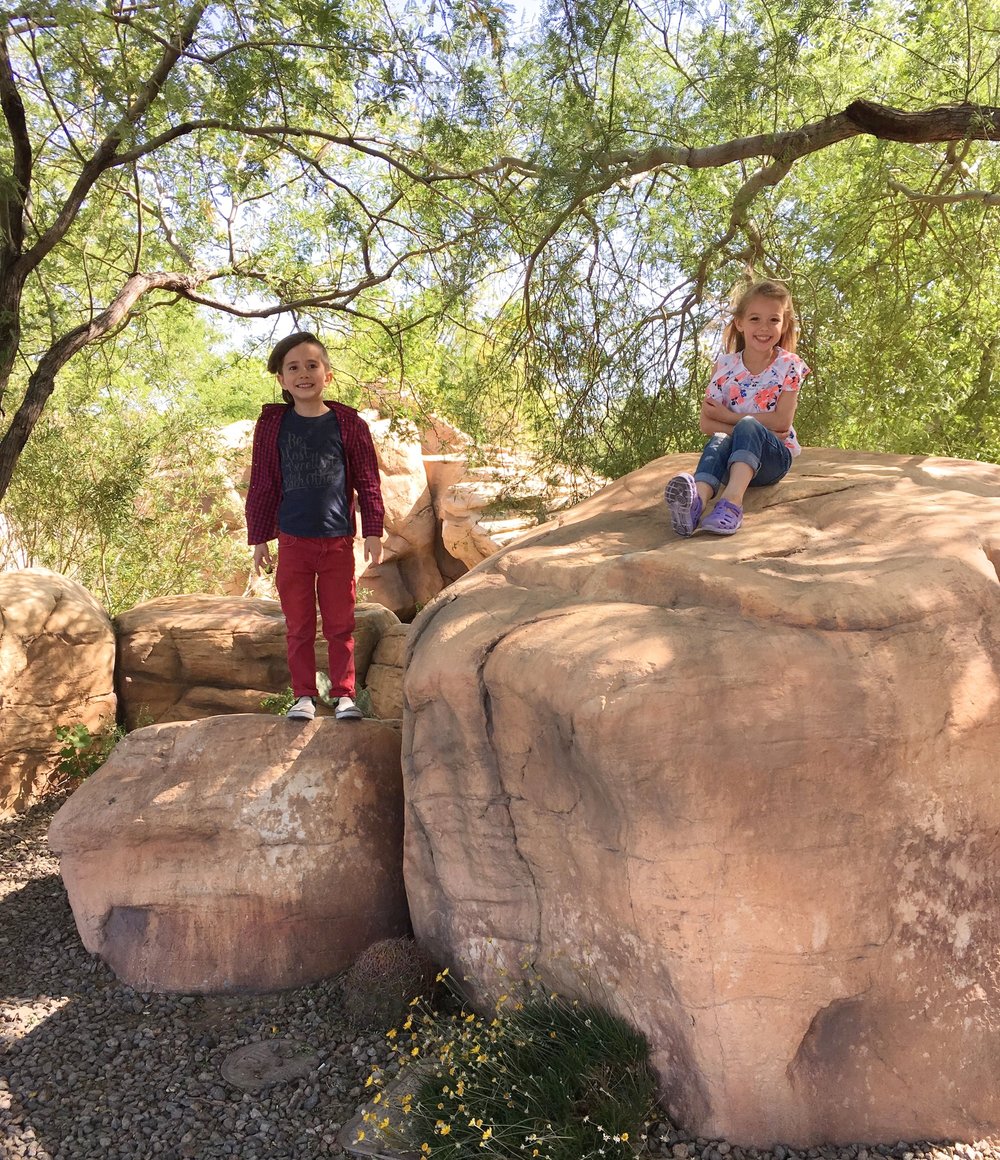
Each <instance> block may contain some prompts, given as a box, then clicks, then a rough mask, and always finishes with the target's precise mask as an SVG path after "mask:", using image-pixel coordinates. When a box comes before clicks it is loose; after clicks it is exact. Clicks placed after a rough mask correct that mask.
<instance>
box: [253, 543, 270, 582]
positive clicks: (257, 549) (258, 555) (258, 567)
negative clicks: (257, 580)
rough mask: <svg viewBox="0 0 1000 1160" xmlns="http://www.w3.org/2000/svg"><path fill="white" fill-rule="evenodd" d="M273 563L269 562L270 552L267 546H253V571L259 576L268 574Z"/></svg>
mask: <svg viewBox="0 0 1000 1160" xmlns="http://www.w3.org/2000/svg"><path fill="white" fill-rule="evenodd" d="M273 567H274V563H273V561H272V560H271V551H270V549H269V548H268V546H267V544H254V546H253V570H254V572H255V573H256V574H257V575H258V576H259V575H260V574H261V572H268V573H270V572H271V570H272V568H273Z"/></svg>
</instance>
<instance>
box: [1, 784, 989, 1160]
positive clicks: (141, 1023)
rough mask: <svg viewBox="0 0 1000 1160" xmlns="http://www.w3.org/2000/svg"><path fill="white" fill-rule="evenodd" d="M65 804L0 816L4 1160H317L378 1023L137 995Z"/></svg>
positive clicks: (353, 1104) (712, 1158)
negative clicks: (116, 952) (52, 839)
mask: <svg viewBox="0 0 1000 1160" xmlns="http://www.w3.org/2000/svg"><path fill="white" fill-rule="evenodd" d="M60 804H61V800H60V799H59V798H50V799H49V800H47V801H46V802H44V803H42V804H41V805H40V806H37V807H35V808H34V809H33V810H31V811H30V812H28V813H27V814H24V815H22V816H21V817H19V818H16V819H15V820H13V821H10V822H5V823H0V1157H2V1158H3V1160H22V1158H24V1157H35V1158H37V1160H88V1158H90V1157H100V1158H102V1160H150V1158H152V1157H159V1158H160V1160H182V1158H186V1157H195V1158H197V1160H216V1158H221V1157H227V1156H234V1157H239V1158H240V1160H254V1158H257V1157H259V1158H261V1160H265V1158H266V1160H317V1158H321V1157H327V1156H341V1155H344V1152H343V1150H342V1149H341V1148H340V1146H339V1145H338V1143H337V1135H338V1132H339V1130H340V1128H341V1127H342V1125H343V1124H344V1123H346V1122H347V1121H348V1120H350V1119H351V1117H352V1116H353V1115H354V1113H355V1112H356V1111H357V1109H358V1106H359V1104H361V1102H362V1101H363V1098H364V1094H363V1093H364V1087H363V1084H364V1081H365V1079H366V1078H367V1077H368V1074H369V1072H370V1070H371V1067H372V1065H373V1064H374V1063H376V1062H378V1063H383V1064H384V1063H385V1062H386V1060H387V1057H388V1056H387V1051H386V1040H385V1037H384V1035H383V1033H382V1032H381V1031H378V1032H374V1033H357V1032H355V1031H354V1030H352V1029H351V1028H350V1027H349V1025H348V1024H347V1022H346V1020H345V1018H344V1015H343V1010H342V1004H341V994H340V987H339V984H338V982H337V980H331V981H327V982H324V983H320V984H317V985H316V986H313V987H305V988H301V989H300V990H297V991H285V992H282V993H280V994H275V995H257V996H237V997H233V996H227V997H213V996H190V995H145V994H139V993H137V992H136V991H134V990H132V989H131V988H130V987H127V986H124V985H123V984H122V983H120V982H119V981H118V980H117V979H116V978H115V977H114V975H112V973H111V972H110V971H109V970H108V969H107V968H106V967H105V966H104V964H103V963H101V962H100V961H99V960H98V959H96V958H94V957H93V956H91V955H89V954H88V953H87V952H86V951H85V950H84V949H83V946H82V945H81V943H80V941H79V938H78V936H77V933H76V927H75V926H74V923H73V916H72V914H71V912H70V909H69V904H68V902H67V900H66V894H65V891H64V890H63V886H62V882H61V880H60V878H59V867H58V862H57V861H56V859H55V858H53V857H52V856H51V854H50V853H49V851H48V847H47V846H46V842H45V832H46V829H47V827H48V823H49V820H50V818H51V816H52V814H53V813H54V812H55V810H56V809H57V808H58V806H59V805H60ZM283 1040H291V1041H294V1042H295V1043H297V1044H301V1045H303V1048H304V1049H307V1050H308V1051H309V1052H310V1053H311V1054H312V1055H313V1056H314V1061H313V1066H312V1068H311V1070H310V1071H309V1073H308V1074H307V1075H306V1076H305V1077H303V1078H300V1079H292V1080H285V1081H283V1082H280V1083H276V1084H274V1085H272V1086H270V1087H267V1088H264V1089H262V1090H257V1091H251V1092H247V1091H243V1090H241V1089H240V1088H238V1087H236V1086H234V1085H233V1084H231V1083H229V1082H227V1081H226V1079H224V1078H223V1075H222V1066H223V1063H224V1062H225V1061H226V1060H227V1058H228V1057H230V1055H231V1053H232V1052H234V1051H235V1050H236V1049H237V1048H240V1047H242V1046H244V1045H247V1044H253V1043H262V1042H271V1043H276V1042H278V1041H283ZM650 1135H651V1144H652V1153H653V1155H655V1156H658V1157H670V1158H671V1160H882V1158H889V1160H1000V1141H997V1140H993V1141H982V1142H980V1143H977V1144H975V1145H971V1144H937V1145H932V1144H928V1143H922V1144H908V1143H904V1142H900V1143H899V1144H896V1145H894V1146H885V1145H879V1146H877V1147H872V1146H866V1145H864V1144H852V1145H846V1146H845V1145H842V1146H840V1147H825V1148H812V1149H809V1150H808V1151H795V1150H793V1149H790V1148H783V1147H781V1146H780V1145H778V1146H775V1147H774V1148H773V1149H772V1150H771V1151H766V1150H763V1149H760V1150H758V1149H750V1148H748V1149H743V1148H739V1147H735V1146H733V1147H731V1146H730V1145H729V1144H728V1143H726V1142H725V1141H719V1140H704V1139H700V1138H699V1139H692V1138H691V1137H690V1136H688V1135H685V1134H684V1133H683V1132H679V1131H677V1130H675V1129H673V1128H672V1127H671V1126H670V1125H669V1124H666V1123H663V1124H658V1125H654V1126H653V1128H652V1130H651V1133H650Z"/></svg>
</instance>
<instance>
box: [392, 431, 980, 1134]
mask: <svg viewBox="0 0 1000 1160" xmlns="http://www.w3.org/2000/svg"><path fill="white" fill-rule="evenodd" d="M692 466H693V459H692V457H691V456H670V457H666V458H664V459H661V460H659V461H657V462H655V463H653V464H650V465H649V466H648V467H646V468H644V469H642V470H640V471H637V472H635V473H633V474H632V475H629V476H627V477H626V478H624V479H621V480H619V481H617V482H616V483H614V484H612V485H610V486H609V487H606V488H605V489H604V490H602V491H601V492H599V493H598V494H597V495H596V496H594V497H593V498H592V499H590V500H588V501H586V502H585V503H583V504H581V505H579V506H578V507H576V508H574V509H573V510H572V511H570V512H569V513H567V514H566V515H565V516H563V517H561V518H560V519H558V520H556V521H553V522H552V523H549V524H547V525H546V526H545V527H544V528H542V529H540V530H539V531H538V532H537V533H535V534H534V535H530V536H528V537H526V538H524V539H522V540H520V541H518V542H517V543H516V544H514V545H512V546H511V547H510V548H508V549H507V550H505V551H503V552H501V553H499V554H497V555H496V556H494V557H492V558H491V559H490V560H488V561H487V562H486V563H484V564H482V565H480V566H479V567H478V568H476V569H475V570H474V571H473V572H471V573H470V574H469V575H468V576H467V577H465V578H463V579H462V580H460V581H458V582H457V583H456V584H455V585H454V586H453V587H452V588H450V589H449V590H448V592H447V593H445V594H444V595H443V596H442V597H440V598H438V600H437V601H435V602H434V603H433V604H432V605H431V606H430V607H429V608H428V609H426V610H425V611H424V612H423V613H422V614H421V616H420V617H419V618H418V619H417V620H416V621H415V623H414V625H413V632H412V635H411V642H412V643H411V648H412V654H411V660H410V664H409V668H408V670H407V675H406V683H405V696H406V705H407V716H406V718H405V731H404V741H403V761H404V778H405V782H406V794H407V836H406V853H405V872H406V880H407V890H408V895H409V899H410V907H411V916H412V919H413V923H414V929H415V933H416V935H417V937H418V938H419V939H422V940H424V941H425V942H426V944H427V945H428V947H429V949H430V950H431V952H432V953H433V955H434V956H435V958H437V959H438V960H439V961H442V962H447V963H450V964H452V966H453V969H455V970H457V971H459V972H460V973H464V974H471V975H472V976H474V977H476V978H478V979H480V980H482V981H483V987H484V990H487V991H488V990H490V988H491V986H492V984H493V981H494V980H495V979H496V972H497V971H498V970H501V969H507V970H510V971H512V972H515V973H516V972H517V971H518V970H519V969H520V965H521V964H523V963H525V962H532V963H534V965H535V967H536V968H537V969H539V970H540V971H541V973H542V975H543V977H544V978H545V979H546V980H547V981H548V982H549V983H550V984H551V985H553V986H554V987H556V988H557V989H559V990H560V991H562V992H563V993H568V994H571V995H580V996H584V995H586V996H589V997H592V998H596V999H597V1000H598V1001H600V1002H603V1003H606V1004H609V1005H610V1006H612V1007H614V1008H615V1009H616V1010H617V1011H618V1012H619V1013H620V1014H622V1015H624V1016H625V1017H626V1018H629V1019H630V1020H632V1021H633V1022H634V1023H635V1024H637V1025H638V1026H639V1027H640V1028H641V1029H642V1030H643V1031H644V1032H645V1033H646V1034H647V1036H648V1037H649V1040H650V1043H651V1045H652V1052H653V1060H654V1063H655V1066H656V1068H657V1071H658V1074H659V1077H660V1081H661V1089H662V1093H663V1096H664V1099H665V1102H666V1104H667V1106H668V1108H669V1110H670V1112H671V1114H672V1115H673V1116H674V1117H675V1118H677V1119H678V1120H679V1121H680V1122H681V1123H682V1124H683V1125H684V1126H685V1127H687V1128H688V1129H690V1130H692V1131H694V1132H696V1133H697V1134H698V1135H702V1136H705V1137H720V1136H721V1137H725V1138H727V1139H729V1140H732V1141H734V1142H739V1143H743V1144H747V1145H769V1144H771V1143H773V1142H775V1141H784V1142H787V1143H792V1144H796V1145H813V1144H817V1143H821V1142H835V1141H851V1140H869V1141H889V1142H893V1143H894V1142H895V1141H897V1140H899V1139H941V1138H948V1137H952V1138H958V1139H974V1138H979V1137H982V1136H983V1135H986V1134H990V1133H995V1132H996V1131H997V1130H998V1129H1000V1050H998V1049H997V1043H998V1039H997V1033H998V1029H1000V955H998V950H997V947H998V946H1000V895H998V891H997V878H998V874H1000V837H998V834H1000V789H998V779H997V769H998V760H997V754H998V753H1000V584H998V568H1000V467H996V466H990V465H987V464H976V463H968V462H958V461H953V460H941V459H930V458H917V457H914V458H904V457H895V456H874V455H861V454H853V453H848V452H835V451H822V450H807V451H805V452H804V453H803V454H802V456H801V457H800V458H799V459H798V460H797V461H796V464H795V466H794V467H793V470H792V473H791V474H790V475H789V476H788V477H787V478H786V479H785V480H784V481H783V482H781V483H780V484H778V485H777V486H775V487H771V488H761V489H760V490H752V491H751V492H750V493H749V496H748V502H747V516H746V522H745V524H744V527H743V529H742V530H741V531H740V532H739V533H738V534H737V535H735V536H733V537H731V538H716V537H712V536H710V535H708V534H705V533H699V534H698V535H696V536H694V537H693V538H691V539H688V540H684V539H681V538H679V537H677V536H676V535H674V533H673V532H672V531H671V529H670V524H669V520H668V517H667V513H666V510H665V508H664V506H663V503H662V491H663V486H664V484H665V482H666V481H667V479H668V478H669V477H670V476H671V475H673V474H674V473H676V472H677V471H679V470H691V469H692ZM488 938H489V939H491V942H489V943H487V941H486V940H487V939H488Z"/></svg>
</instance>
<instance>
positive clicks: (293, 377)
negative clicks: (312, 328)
mask: <svg viewBox="0 0 1000 1160" xmlns="http://www.w3.org/2000/svg"><path fill="white" fill-rule="evenodd" d="M332 378H333V371H331V370H330V368H329V367H328V366H327V365H326V361H325V359H324V357H323V348H322V347H320V346H317V345H316V343H315V342H300V343H299V345H298V346H293V347H292V349H291V350H290V351H289V352H288V353H287V354H286V355H285V359H284V362H282V364H281V370H280V371H279V372H278V382H279V383H281V385H282V387H283V388H284V389H285V390H286V391H288V393H289V394H290V395H291V396H292V398H293V399H294V400H295V401H296V402H302V403H306V402H312V401H314V400H316V399H322V397H323V391H324V390H325V389H326V384H327V383H328V382H329V381H330V380H331V379H332Z"/></svg>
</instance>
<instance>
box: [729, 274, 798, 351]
mask: <svg viewBox="0 0 1000 1160" xmlns="http://www.w3.org/2000/svg"><path fill="white" fill-rule="evenodd" d="M758 296H759V297H761V298H773V299H775V301H777V302H780V303H781V309H782V315H783V324H782V327H781V334H780V336H779V338H778V346H780V347H781V348H782V350H787V351H794V350H795V345H796V342H797V341H798V330H797V327H796V324H795V304H794V303H793V302H792V292H791V290H789V289H788V287H787V286H786V285H785V284H784V282H777V281H773V280H771V279H764V280H763V281H760V282H754V283H752V284H751V285H750V286H747V287H746V288H745V289H744V290H742V291H740V292H739V293H737V294H736V295H735V296H734V298H733V317H732V318H731V319H730V320H729V322H728V323H727V324H726V328H725V330H723V332H722V345H723V348H724V350H725V351H726V353H727V354H738V353H739V352H740V351H741V350H743V349H744V347H745V346H746V340H745V339H744V337H743V335H742V334H740V332H739V331H738V330H737V329H736V320H737V319H738V318H742V317H743V315H744V314H746V312H747V307H748V306H749V305H750V299H751V298H756V297H758Z"/></svg>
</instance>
